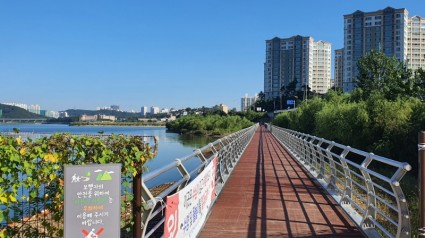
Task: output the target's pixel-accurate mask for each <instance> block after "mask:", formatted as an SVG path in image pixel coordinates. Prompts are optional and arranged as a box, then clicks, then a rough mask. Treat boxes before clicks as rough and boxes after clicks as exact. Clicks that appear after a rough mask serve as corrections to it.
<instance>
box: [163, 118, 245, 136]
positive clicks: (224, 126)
mask: <svg viewBox="0 0 425 238" xmlns="http://www.w3.org/2000/svg"><path fill="white" fill-rule="evenodd" d="M251 125H253V122H251V121H249V120H248V119H246V118H242V117H240V116H219V115H208V116H201V115H190V116H182V117H180V118H178V119H177V120H175V121H172V122H168V123H167V125H166V127H167V129H168V130H169V131H171V132H176V133H182V134H199V135H201V134H207V135H225V134H230V133H232V132H236V131H239V130H242V129H244V128H247V127H249V126H251Z"/></svg>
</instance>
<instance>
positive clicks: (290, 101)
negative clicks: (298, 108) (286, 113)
mask: <svg viewBox="0 0 425 238" xmlns="http://www.w3.org/2000/svg"><path fill="white" fill-rule="evenodd" d="M286 104H287V105H293V108H295V100H286Z"/></svg>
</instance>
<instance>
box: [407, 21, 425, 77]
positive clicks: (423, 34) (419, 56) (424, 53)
mask: <svg viewBox="0 0 425 238" xmlns="http://www.w3.org/2000/svg"><path fill="white" fill-rule="evenodd" d="M407 29H408V31H407V65H408V67H409V68H410V69H412V70H416V69H418V68H423V69H425V18H423V17H420V16H413V17H411V18H409V19H408V28H407Z"/></svg>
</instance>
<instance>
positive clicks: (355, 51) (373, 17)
mask: <svg viewBox="0 0 425 238" xmlns="http://www.w3.org/2000/svg"><path fill="white" fill-rule="evenodd" d="M407 22H408V12H407V10H406V9H405V8H400V9H394V8H392V7H387V8H385V9H383V10H379V11H375V12H362V11H356V12H354V13H352V14H348V15H344V69H343V70H344V77H343V89H344V91H352V90H353V89H354V87H355V86H356V85H355V79H356V77H357V75H358V68H357V61H358V60H359V58H360V57H361V56H363V55H365V54H367V53H368V52H369V51H371V50H381V51H382V52H384V53H385V55H387V56H389V57H393V56H395V57H396V58H397V59H398V60H400V61H404V60H405V59H406V56H407V51H406V49H407Z"/></svg>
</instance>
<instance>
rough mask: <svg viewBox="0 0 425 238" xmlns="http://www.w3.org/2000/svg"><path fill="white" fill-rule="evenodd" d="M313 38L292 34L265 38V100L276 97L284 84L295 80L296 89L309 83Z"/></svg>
mask: <svg viewBox="0 0 425 238" xmlns="http://www.w3.org/2000/svg"><path fill="white" fill-rule="evenodd" d="M312 58H313V38H312V37H309V36H307V37H303V36H299V35H297V36H293V37H290V38H278V37H275V38H273V39H271V40H266V62H265V63H264V94H265V98H266V99H267V100H270V99H273V98H278V97H280V95H281V91H282V90H283V87H284V86H287V85H288V84H289V83H290V82H292V81H294V80H296V81H297V86H296V88H297V90H300V89H301V86H303V85H306V84H308V83H309V79H311V77H312V74H313V65H312V64H311V62H312Z"/></svg>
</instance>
